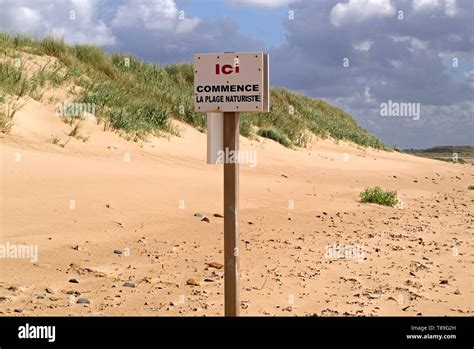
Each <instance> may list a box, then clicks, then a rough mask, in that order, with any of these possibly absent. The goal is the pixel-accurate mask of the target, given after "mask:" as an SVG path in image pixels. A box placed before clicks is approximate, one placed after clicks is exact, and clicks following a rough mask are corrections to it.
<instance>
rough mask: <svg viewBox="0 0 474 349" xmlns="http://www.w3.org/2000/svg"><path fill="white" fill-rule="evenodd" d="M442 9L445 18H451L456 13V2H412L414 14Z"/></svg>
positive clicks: (414, 0)
mask: <svg viewBox="0 0 474 349" xmlns="http://www.w3.org/2000/svg"><path fill="white" fill-rule="evenodd" d="M442 7H444V13H445V14H446V16H449V17H453V16H455V15H456V14H457V13H458V6H457V0H413V2H412V8H413V11H414V12H422V11H434V10H436V9H442Z"/></svg>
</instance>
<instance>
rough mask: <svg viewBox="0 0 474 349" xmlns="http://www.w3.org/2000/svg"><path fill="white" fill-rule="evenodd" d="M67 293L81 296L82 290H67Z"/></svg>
mask: <svg viewBox="0 0 474 349" xmlns="http://www.w3.org/2000/svg"><path fill="white" fill-rule="evenodd" d="M66 294H70V295H71V294H72V295H75V296H80V295H81V292H79V291H74V290H71V291H66Z"/></svg>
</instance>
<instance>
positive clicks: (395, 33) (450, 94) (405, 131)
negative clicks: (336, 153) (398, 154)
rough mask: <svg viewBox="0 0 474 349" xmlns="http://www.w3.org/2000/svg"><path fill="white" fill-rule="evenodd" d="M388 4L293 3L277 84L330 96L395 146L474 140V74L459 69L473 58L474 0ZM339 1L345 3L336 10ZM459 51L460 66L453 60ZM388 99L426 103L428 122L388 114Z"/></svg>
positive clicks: (360, 0) (277, 55)
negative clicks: (384, 108)
mask: <svg viewBox="0 0 474 349" xmlns="http://www.w3.org/2000/svg"><path fill="white" fill-rule="evenodd" d="M383 2H384V1H370V0H350V1H349V0H344V1H342V0H341V1H324V2H319V1H318V2H316V1H304V2H300V3H295V4H293V5H292V8H294V10H295V19H294V20H293V21H290V20H287V21H285V23H284V25H285V28H286V30H287V32H288V34H287V42H286V43H285V44H283V45H282V46H281V47H279V48H276V49H274V50H273V51H272V52H271V54H272V56H273V58H272V63H273V70H272V73H273V75H272V77H273V82H274V83H276V84H278V85H283V86H288V87H289V88H291V89H294V90H298V91H300V92H303V93H305V94H308V95H310V96H312V97H315V98H325V99H329V100H330V101H332V102H333V103H335V104H337V105H339V106H341V107H342V108H344V109H345V110H347V111H349V112H350V113H351V114H352V115H353V116H354V117H355V118H356V119H357V120H358V121H359V123H360V124H362V125H363V126H364V127H365V128H367V129H368V130H369V131H371V132H373V133H375V134H377V135H378V136H379V137H381V138H382V140H384V141H386V142H388V143H390V144H397V145H399V146H401V147H427V146H432V145H436V144H473V137H472V134H473V133H474V110H473V107H474V100H473V96H474V89H473V85H472V84H470V83H469V80H468V79H469V78H470V76H471V75H470V73H469V71H466V72H465V73H462V74H458V76H456V74H453V73H451V72H452V71H455V70H456V69H461V72H463V71H465V70H466V69H468V68H467V67H469V66H471V67H472V64H473V60H474V54H473V53H474V45H473V36H474V34H473V33H474V30H473V24H472V22H473V21H472V17H473V15H474V11H473V2H472V1H470V0H458V1H457V2H456V1H455V2H454V3H455V5H456V6H455V8H454V9H453V8H452V7H451V11H450V10H449V9H448V10H447V7H446V3H447V2H450V1H447V2H446V1H444V0H439V1H437V3H438V5H437V6H434V5H433V6H431V7H430V6H427V7H425V8H418V9H415V8H414V2H412V1H388V0H387V1H385V4H386V5H387V6H388V7H380V4H381V3H383ZM337 3H341V4H342V5H344V6H342V5H341V6H342V7H339V10H340V11H339V12H338V13H337V14H338V16H334V11H335V10H334V8H335V7H336V5H337ZM432 3H433V4H434V3H436V1H433V2H432ZM358 4H359V5H360V4H366V5H367V6H368V7H370V5H371V4H372V5H373V8H372V9H370V8H365V9H360V8H359V7H357V6H356V5H358ZM336 8H338V7H336ZM341 9H342V10H341ZM400 10H401V11H403V20H399V19H398V15H399V12H398V11H400ZM364 11H366V12H364ZM336 12H337V11H336ZM367 13H372V15H368V14H367ZM335 23H336V24H337V25H335ZM357 48H358V49H357ZM455 57H456V58H458V60H459V67H457V68H454V67H449V66H447V64H450V63H451V61H452V59H453V58H455ZM344 58H348V60H349V67H344V66H343V59H344ZM471 69H472V68H471ZM459 75H462V76H464V78H459ZM388 100H392V101H395V102H415V103H420V104H421V117H420V120H413V119H412V118H401V117H394V118H382V117H381V116H380V104H381V103H384V102H387V101H388Z"/></svg>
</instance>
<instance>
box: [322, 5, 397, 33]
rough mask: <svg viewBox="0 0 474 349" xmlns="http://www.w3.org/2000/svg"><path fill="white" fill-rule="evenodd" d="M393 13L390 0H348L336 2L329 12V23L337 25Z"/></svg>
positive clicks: (393, 9)
mask: <svg viewBox="0 0 474 349" xmlns="http://www.w3.org/2000/svg"><path fill="white" fill-rule="evenodd" d="M394 14H395V8H394V7H393V6H392V3H391V1H390V0H349V1H348V2H346V3H341V2H340V3H337V4H336V5H335V6H334V7H333V8H332V9H331V13H330V20H331V23H332V24H333V25H334V26H335V27H339V26H341V25H343V24H345V23H347V22H350V21H353V22H362V21H365V20H367V19H369V18H372V17H387V16H392V15H394Z"/></svg>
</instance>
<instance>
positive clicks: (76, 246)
mask: <svg viewBox="0 0 474 349" xmlns="http://www.w3.org/2000/svg"><path fill="white" fill-rule="evenodd" d="M71 248H72V249H73V250H76V251H79V245H75V246H72V247H71Z"/></svg>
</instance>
